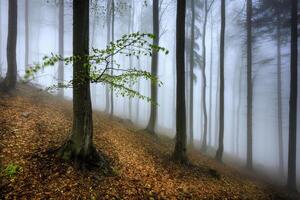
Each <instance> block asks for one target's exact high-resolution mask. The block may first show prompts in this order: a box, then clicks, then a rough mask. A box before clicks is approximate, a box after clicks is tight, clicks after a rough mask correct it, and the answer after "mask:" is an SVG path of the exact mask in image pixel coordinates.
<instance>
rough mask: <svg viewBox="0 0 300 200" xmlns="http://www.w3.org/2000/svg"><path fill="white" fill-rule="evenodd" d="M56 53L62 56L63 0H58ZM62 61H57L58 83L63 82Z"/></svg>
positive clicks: (62, 94) (62, 91) (60, 90)
mask: <svg viewBox="0 0 300 200" xmlns="http://www.w3.org/2000/svg"><path fill="white" fill-rule="evenodd" d="M58 54H59V55H60V56H62V57H64V0H59V19H58ZM64 71H65V70H64V62H62V61H60V62H59V63H58V72H57V74H58V85H62V84H63V83H64ZM58 95H59V96H60V97H63V96H64V89H63V88H60V89H59V91H58Z"/></svg>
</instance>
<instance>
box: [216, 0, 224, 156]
mask: <svg viewBox="0 0 300 200" xmlns="http://www.w3.org/2000/svg"><path fill="white" fill-rule="evenodd" d="M225 17H226V16H225V0H222V1H221V35H220V119H219V147H218V150H217V153H216V159H217V160H218V161H222V156H223V151H224V44H225V20H226V18H225Z"/></svg>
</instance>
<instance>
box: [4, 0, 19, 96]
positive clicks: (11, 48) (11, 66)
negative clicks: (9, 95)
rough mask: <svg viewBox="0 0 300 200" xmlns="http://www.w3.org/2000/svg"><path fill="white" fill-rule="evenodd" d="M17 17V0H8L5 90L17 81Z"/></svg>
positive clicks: (12, 86)
mask: <svg viewBox="0 0 300 200" xmlns="http://www.w3.org/2000/svg"><path fill="white" fill-rule="evenodd" d="M17 19H18V3H17V0H10V1H9V3H8V34H7V73H6V78H5V80H4V85H3V86H4V89H5V90H7V91H9V90H13V89H15V87H16V83H17V60H16V48H17V27H18V24H17V23H18V20H17Z"/></svg>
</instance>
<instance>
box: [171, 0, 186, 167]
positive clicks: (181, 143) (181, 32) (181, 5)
mask: <svg viewBox="0 0 300 200" xmlns="http://www.w3.org/2000/svg"><path fill="white" fill-rule="evenodd" d="M185 12H186V0H178V1H177V19H176V59H177V62H176V69H177V72H176V73H177V84H176V90H177V94H176V98H177V102H176V143H175V149H174V155H173V156H174V159H175V160H176V161H179V162H181V163H185V162H186V161H187V156H186V108H185V58H184V49H185Z"/></svg>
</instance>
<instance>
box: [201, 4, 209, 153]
mask: <svg viewBox="0 0 300 200" xmlns="http://www.w3.org/2000/svg"><path fill="white" fill-rule="evenodd" d="M204 12H205V13H204V23H203V38H202V57H203V58H202V59H203V62H202V67H201V68H202V70H201V72H202V73H201V74H202V81H203V84H202V109H203V117H204V124H203V143H202V151H204V152H205V151H206V149H207V110H206V75H205V68H206V45H205V39H206V24H207V15H208V8H207V0H205V1H204Z"/></svg>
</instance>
